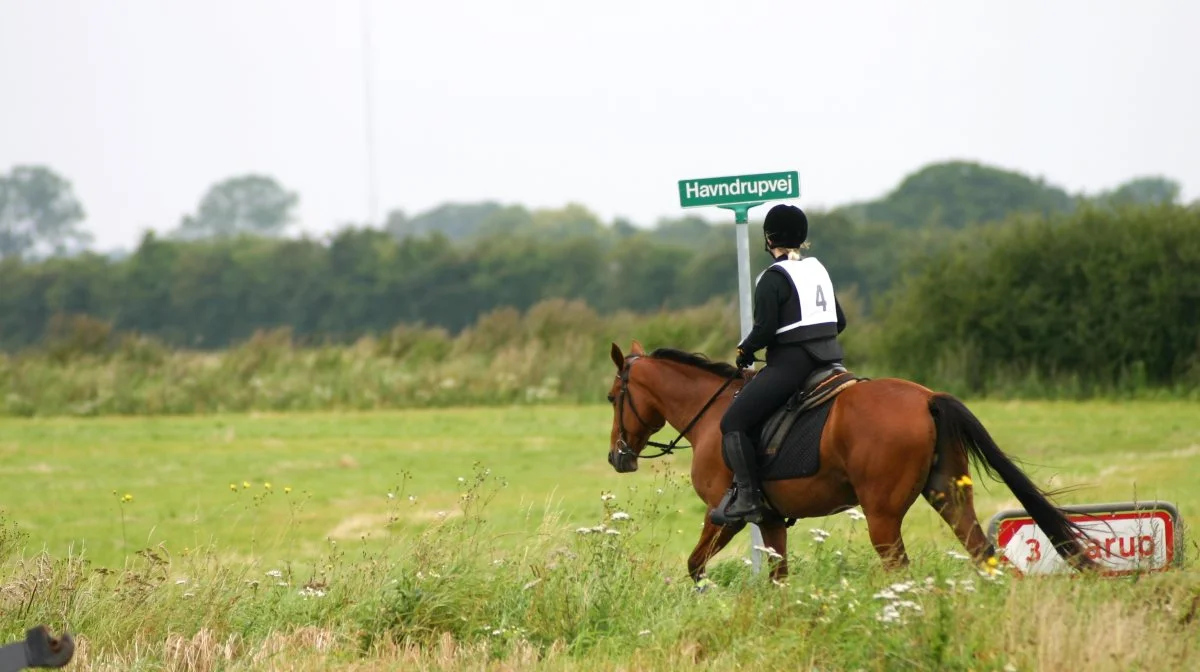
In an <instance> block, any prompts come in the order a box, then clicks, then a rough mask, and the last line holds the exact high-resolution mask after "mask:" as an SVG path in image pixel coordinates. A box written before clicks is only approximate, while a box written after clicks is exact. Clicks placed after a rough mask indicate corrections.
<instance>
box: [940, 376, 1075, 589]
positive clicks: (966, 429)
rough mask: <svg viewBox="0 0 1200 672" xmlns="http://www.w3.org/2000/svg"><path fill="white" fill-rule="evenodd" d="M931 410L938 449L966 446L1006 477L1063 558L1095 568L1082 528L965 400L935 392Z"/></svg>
mask: <svg viewBox="0 0 1200 672" xmlns="http://www.w3.org/2000/svg"><path fill="white" fill-rule="evenodd" d="M929 411H930V413H932V414H933V417H934V422H935V423H936V425H937V450H938V452H939V453H941V452H943V451H947V450H951V449H953V448H955V447H958V448H959V449H961V450H965V451H966V452H967V454H968V455H969V457H970V458H971V461H972V462H974V463H975V465H976V467H977V468H978V467H981V468H982V469H983V470H984V471H985V472H986V473H987V474H988V475H989V476H991V477H992V478H993V479H995V478H996V477H997V475H998V476H999V480H1002V481H1004V484H1005V485H1007V486H1008V487H1009V489H1010V490H1012V492H1013V494H1014V495H1016V497H1017V501H1019V502H1021V504H1022V506H1024V507H1025V511H1026V512H1027V513H1028V514H1029V515H1030V517H1032V518H1033V521H1034V522H1035V523H1037V525H1038V527H1040V528H1042V531H1043V532H1045V533H1046V536H1047V537H1049V538H1050V541H1051V543H1052V544H1053V545H1054V550H1055V551H1057V552H1058V554H1059V555H1060V556H1062V558H1063V559H1064V560H1066V561H1067V562H1068V563H1069V564H1070V565H1071V566H1072V567H1074V568H1075V569H1079V570H1083V569H1093V568H1095V566H1096V565H1095V563H1094V562H1092V560H1091V559H1090V558H1088V557H1087V554H1086V551H1085V550H1084V548H1083V544H1081V543H1080V541H1079V538H1080V537H1081V536H1083V534H1084V533H1083V530H1082V529H1080V527H1079V526H1078V525H1076V524H1075V523H1073V522H1071V520H1070V519H1068V518H1067V515H1066V513H1064V512H1063V511H1062V510H1060V509H1059V508H1057V507H1055V506H1054V505H1053V504H1052V503H1051V502H1050V499H1049V497H1050V496H1049V495H1048V494H1047V493H1046V492H1044V491H1042V490H1041V489H1040V488H1038V487H1037V486H1036V485H1034V483H1033V482H1032V481H1030V480H1029V477H1028V476H1026V475H1025V473H1024V472H1023V471H1021V469H1020V468H1019V467H1017V465H1015V464H1013V462H1012V460H1011V459H1009V457H1008V456H1007V455H1005V454H1004V452H1003V451H1002V450H1000V447H999V446H997V445H996V442H995V440H994V439H992V437H991V434H989V433H988V431H987V429H986V428H984V426H983V423H981V422H980V421H979V418H977V417H975V414H974V413H972V412H971V410H970V409H968V408H967V407H966V405H965V404H963V403H962V402H961V401H959V400H958V399H956V398H955V397H953V396H951V395H948V394H935V395H934V396H933V398H932V399H930V401H929Z"/></svg>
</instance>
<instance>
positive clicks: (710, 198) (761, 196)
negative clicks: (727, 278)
mask: <svg viewBox="0 0 1200 672" xmlns="http://www.w3.org/2000/svg"><path fill="white" fill-rule="evenodd" d="M799 197H800V175H799V173H797V172H796V171H790V172H784V173H760V174H756V175H734V176H731V177H708V178H703V179H694V180H680V181H679V206H680V207H682V208H705V207H713V206H715V207H718V208H724V209H726V210H732V211H733V214H734V227H733V228H734V230H735V234H736V236H737V260H738V306H739V308H740V311H739V312H740V314H741V325H740V326H741V332H742V338H743V339H744V338H746V336H748V335H749V334H750V330H751V329H752V328H753V327H754V313H753V309H752V305H753V301H754V292H753V288H752V287H751V286H750V208H753V207H755V206H757V205H762V204H763V203H764V202H766V201H780V200H786V199H793V198H799ZM762 545H763V538H762V530H760V529H759V528H758V526H757V525H753V524H751V525H750V560H751V564H752V565H753V567H754V573H756V574H757V573H758V571H759V569H760V568H761V567H762V553H761V551H759V550H758V547H762Z"/></svg>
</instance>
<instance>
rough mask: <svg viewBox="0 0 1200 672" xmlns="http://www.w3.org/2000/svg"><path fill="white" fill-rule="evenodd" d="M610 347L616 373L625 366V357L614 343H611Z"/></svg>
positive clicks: (619, 347)
mask: <svg viewBox="0 0 1200 672" xmlns="http://www.w3.org/2000/svg"><path fill="white" fill-rule="evenodd" d="M612 346H613V347H612V360H613V364H616V365H617V371H620V370H621V367H623V366H625V355H624V354H622V353H621V346H619V345H617V344H616V343H613V344H612Z"/></svg>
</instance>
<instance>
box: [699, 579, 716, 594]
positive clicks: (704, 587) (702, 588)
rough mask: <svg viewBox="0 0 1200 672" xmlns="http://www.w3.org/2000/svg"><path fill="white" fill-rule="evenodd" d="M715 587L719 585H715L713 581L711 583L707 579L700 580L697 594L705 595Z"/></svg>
mask: <svg viewBox="0 0 1200 672" xmlns="http://www.w3.org/2000/svg"><path fill="white" fill-rule="evenodd" d="M715 585H717V584H715V583H713V582H712V581H709V580H708V579H707V578H704V579H700V580H699V581H697V582H696V593H697V594H701V595H703V594H704V593H707V592H708V591H709V589H710V588H712V587H713V586H715Z"/></svg>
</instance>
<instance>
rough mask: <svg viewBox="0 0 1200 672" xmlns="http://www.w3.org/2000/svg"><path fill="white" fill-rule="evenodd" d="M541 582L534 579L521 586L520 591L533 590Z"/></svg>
mask: <svg viewBox="0 0 1200 672" xmlns="http://www.w3.org/2000/svg"><path fill="white" fill-rule="evenodd" d="M541 582H542V580H541V579H534V580H532V581H530V582H529V583H527V584H525V585H523V586H521V590H529V589H530V588H533V587H534V586H536V585H537V584H539V583H541Z"/></svg>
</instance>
